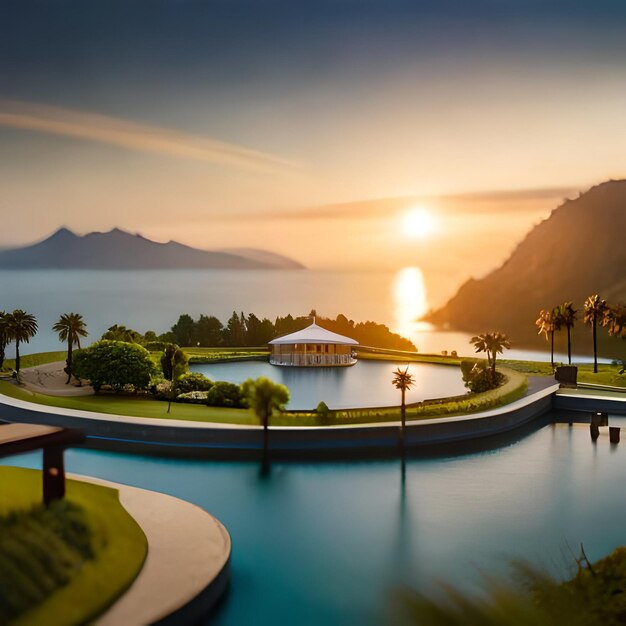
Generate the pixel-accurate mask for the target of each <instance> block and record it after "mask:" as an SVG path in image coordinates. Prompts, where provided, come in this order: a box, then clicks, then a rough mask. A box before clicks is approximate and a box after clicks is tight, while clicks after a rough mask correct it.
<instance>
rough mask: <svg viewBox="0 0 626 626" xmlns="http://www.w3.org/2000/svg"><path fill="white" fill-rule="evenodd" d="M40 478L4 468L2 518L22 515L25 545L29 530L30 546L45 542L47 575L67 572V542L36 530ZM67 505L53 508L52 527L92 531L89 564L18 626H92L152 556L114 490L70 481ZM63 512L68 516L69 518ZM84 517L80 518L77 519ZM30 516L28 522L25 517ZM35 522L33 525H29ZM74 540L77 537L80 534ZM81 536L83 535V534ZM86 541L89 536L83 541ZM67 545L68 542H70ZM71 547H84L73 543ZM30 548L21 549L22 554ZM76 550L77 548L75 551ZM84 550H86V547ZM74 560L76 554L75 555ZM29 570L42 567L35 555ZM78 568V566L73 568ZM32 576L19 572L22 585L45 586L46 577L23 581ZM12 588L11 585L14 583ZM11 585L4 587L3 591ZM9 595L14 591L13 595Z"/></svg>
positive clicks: (0, 493)
mask: <svg viewBox="0 0 626 626" xmlns="http://www.w3.org/2000/svg"><path fill="white" fill-rule="evenodd" d="M41 482H42V481H41V472H39V471H36V470H29V469H22V468H16V467H0V517H3V518H4V517H6V516H7V515H10V514H15V512H19V511H26V512H27V513H25V514H21V517H20V525H19V526H18V527H17V530H18V531H20V532H21V535H20V537H21V538H22V540H24V538H25V529H24V526H28V528H29V530H30V538H29V541H30V542H31V544H34V543H36V542H37V541H40V542H41V541H43V540H46V543H45V544H44V545H45V546H46V552H45V553H46V559H47V561H48V562H47V563H46V566H45V571H46V573H47V574H50V573H51V572H53V571H55V568H57V570H58V569H59V568H61V567H62V565H63V560H64V559H68V558H69V556H68V555H70V556H71V550H70V549H69V548H67V547H66V548H63V547H62V546H61V543H62V542H59V541H55V539H52V540H51V538H50V534H49V530H50V528H49V527H48V528H45V527H42V526H41V525H40V524H39V525H37V524H36V523H35V521H33V520H35V519H36V518H37V516H39V517H41V514H40V513H38V512H37V511H39V509H38V508H37V507H38V505H39V503H40V502H41V498H42V486H41ZM65 502H66V504H64V503H63V502H59V503H58V504H56V505H55V508H56V510H53V508H52V507H51V509H50V511H51V512H52V518H50V517H47V518H45V519H47V520H48V522H50V521H51V522H52V523H53V524H54V523H57V524H60V526H57V529H56V530H57V533H56V534H57V535H59V534H60V535H61V536H65V537H68V536H69V535H71V532H70V530H71V529H69V528H68V527H67V525H68V524H74V525H75V526H76V525H78V526H79V527H80V523H84V524H85V526H86V528H88V530H89V532H88V541H89V546H88V549H89V553H90V558H84V559H82V562H81V563H80V564H78V565H79V566H78V567H75V568H74V569H75V572H74V574H73V575H72V576H71V578H70V579H69V582H67V583H66V584H63V585H62V586H58V587H56V589H53V590H52V591H51V593H50V594H49V595H48V596H47V597H46V598H45V599H43V601H41V602H40V603H38V604H36V605H35V606H32V608H30V609H29V610H27V611H25V612H24V613H22V614H21V615H19V616H18V617H17V619H15V620H14V621H13V622H11V623H12V624H13V626H31V625H32V626H35V625H36V624H58V625H62V624H79V623H81V624H82V623H86V622H88V621H90V620H92V619H93V618H94V617H96V616H97V615H99V614H101V613H102V612H103V611H105V610H106V609H107V608H108V607H109V606H110V605H111V604H112V603H113V602H114V601H115V600H116V599H117V598H118V597H119V596H120V595H121V594H122V593H123V592H124V591H125V590H126V589H128V587H129V586H130V584H131V583H132V582H133V580H134V579H135V578H136V576H137V574H138V573H139V571H140V570H141V567H142V565H143V562H144V560H145V557H146V554H147V541H146V537H145V535H144V534H143V531H142V530H141V528H140V527H139V526H138V524H137V523H136V522H135V520H134V519H133V518H132V517H131V516H130V515H129V514H128V513H127V512H126V510H125V509H124V508H123V507H122V505H121V504H120V502H119V496H118V492H117V491H116V490H115V489H110V488H108V487H103V486H100V485H94V484H90V483H83V482H80V481H74V480H68V481H67V494H66V498H65ZM63 511H66V512H67V511H69V512H70V514H69V516H68V515H67V514H64V513H63ZM77 511H81V513H80V514H79V513H77ZM24 515H25V517H23V516H24ZM27 518H30V520H31V521H30V522H28V521H26V522H25V523H23V522H24V520H26V519H27ZM74 530H75V534H76V529H74ZM78 534H79V535H80V532H79V533H78ZM80 536H82V537H83V539H84V538H85V535H84V533H83V534H82V535H80ZM66 543H67V542H66ZM70 543H74V544H76V543H80V541H78V542H77V541H76V540H74V541H73V542H70ZM26 547H28V546H27V545H25V544H24V543H22V551H24V549H25V548H26ZM74 547H75V548H76V546H74ZM83 548H84V546H83ZM74 557H75V554H74ZM25 558H26V559H27V560H26V563H28V562H29V560H30V567H27V568H26V570H30V572H37V563H36V562H34V559H33V556H32V554H31V555H30V556H28V555H26V556H25ZM74 565H75V566H76V565H77V564H76V563H74ZM28 573H29V571H22V570H21V571H20V574H21V575H22V578H20V577H19V575H17V576H16V577H15V581H12V582H14V583H15V584H17V585H20V584H21V585H30V587H29V588H30V589H32V585H41V584H42V580H41V572H38V576H37V577H36V578H35V577H34V578H33V579H32V580H30V581H29V580H28V578H24V576H26V577H27V576H28ZM10 582H11V581H10ZM6 585H7V581H6V580H5V581H3V589H5V588H6ZM9 593H10V591H9Z"/></svg>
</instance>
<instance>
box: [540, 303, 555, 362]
mask: <svg viewBox="0 0 626 626" xmlns="http://www.w3.org/2000/svg"><path fill="white" fill-rule="evenodd" d="M535 326H537V328H538V329H539V331H538V334H539V335H545V337H546V341H547V340H548V337H550V364H551V365H552V369H554V332H555V331H556V330H559V329H558V328H557V318H556V315H555V312H554V309H553V310H552V311H546V310H544V309H541V311H539V317H538V318H537V320H536V321H535Z"/></svg>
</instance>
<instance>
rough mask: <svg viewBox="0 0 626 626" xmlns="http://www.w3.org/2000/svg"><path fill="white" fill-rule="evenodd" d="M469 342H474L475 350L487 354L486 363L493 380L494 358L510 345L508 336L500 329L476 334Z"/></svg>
mask: <svg viewBox="0 0 626 626" xmlns="http://www.w3.org/2000/svg"><path fill="white" fill-rule="evenodd" d="M470 343H472V344H474V348H476V352H485V353H486V354H487V363H488V364H489V368H490V370H491V379H492V381H495V377H496V359H497V358H498V354H501V353H502V352H503V350H504V349H505V348H506V349H508V348H510V347H511V342H510V340H509V338H508V337H507V336H506V335H505V334H504V333H501V332H500V331H495V332H493V333H483V334H482V335H476V336H475V337H472V338H471V339H470Z"/></svg>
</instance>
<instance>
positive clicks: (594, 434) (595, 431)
mask: <svg viewBox="0 0 626 626" xmlns="http://www.w3.org/2000/svg"><path fill="white" fill-rule="evenodd" d="M589 432H590V433H591V441H596V440H597V439H598V437H599V436H600V429H599V428H598V425H597V424H594V423H593V422H592V424H591V426H589Z"/></svg>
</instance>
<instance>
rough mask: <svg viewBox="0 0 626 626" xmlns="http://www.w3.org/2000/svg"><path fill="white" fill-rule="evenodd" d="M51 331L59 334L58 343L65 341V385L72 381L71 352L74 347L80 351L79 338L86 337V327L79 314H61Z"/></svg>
mask: <svg viewBox="0 0 626 626" xmlns="http://www.w3.org/2000/svg"><path fill="white" fill-rule="evenodd" d="M52 330H53V331H54V332H56V333H59V341H67V360H66V363H67V367H66V368H65V371H66V373H67V382H66V383H65V384H66V385H67V384H69V382H70V381H71V380H72V350H73V348H74V346H76V347H77V348H78V349H79V350H80V338H81V337H86V336H87V326H86V325H85V320H83V316H82V315H81V314H80V313H63V314H62V315H61V317H59V320H58V321H57V323H56V324H55V325H54V326H53V327H52Z"/></svg>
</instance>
